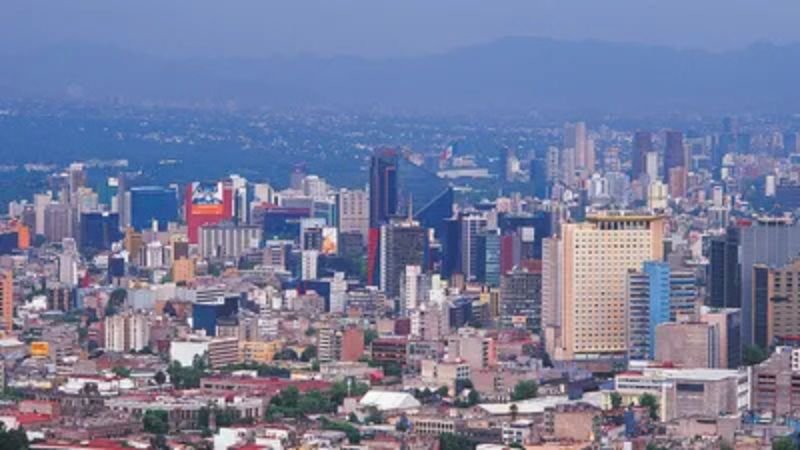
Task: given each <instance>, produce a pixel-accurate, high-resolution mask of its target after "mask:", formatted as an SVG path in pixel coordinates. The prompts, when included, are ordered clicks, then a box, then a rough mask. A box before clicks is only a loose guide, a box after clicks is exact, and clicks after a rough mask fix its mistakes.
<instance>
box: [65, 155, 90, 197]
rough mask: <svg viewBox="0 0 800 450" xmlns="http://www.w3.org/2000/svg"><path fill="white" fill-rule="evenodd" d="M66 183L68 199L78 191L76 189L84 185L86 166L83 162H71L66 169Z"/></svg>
mask: <svg viewBox="0 0 800 450" xmlns="http://www.w3.org/2000/svg"><path fill="white" fill-rule="evenodd" d="M68 183H69V193H70V199H71V200H72V198H73V197H72V195H73V194H75V193H76V192H78V189H80V188H82V187H84V186H86V167H85V166H84V165H83V163H72V164H70V165H69V169H68Z"/></svg>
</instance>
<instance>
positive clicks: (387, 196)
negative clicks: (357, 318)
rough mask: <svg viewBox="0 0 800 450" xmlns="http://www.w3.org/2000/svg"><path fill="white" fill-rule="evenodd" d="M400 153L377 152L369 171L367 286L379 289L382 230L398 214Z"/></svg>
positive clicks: (392, 151)
mask: <svg viewBox="0 0 800 450" xmlns="http://www.w3.org/2000/svg"><path fill="white" fill-rule="evenodd" d="M397 158H398V157H397V152H395V151H394V150H391V149H383V150H377V151H375V154H373V155H372V159H371V160H370V169H369V236H368V237H367V284H368V285H372V286H376V285H378V284H381V285H382V283H383V281H382V280H380V279H379V277H380V274H381V271H382V268H381V267H380V258H381V255H382V252H383V251H382V249H381V248H380V242H381V239H382V236H381V227H382V226H383V225H385V224H387V223H388V222H389V220H390V219H391V218H392V216H395V215H396V214H397V211H398V209H397V207H398V187H397V164H398V159H397Z"/></svg>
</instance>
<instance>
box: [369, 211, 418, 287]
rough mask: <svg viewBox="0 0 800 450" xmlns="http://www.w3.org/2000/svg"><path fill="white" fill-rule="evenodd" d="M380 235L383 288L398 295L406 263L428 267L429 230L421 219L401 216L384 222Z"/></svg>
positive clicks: (381, 280)
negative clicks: (386, 222)
mask: <svg viewBox="0 0 800 450" xmlns="http://www.w3.org/2000/svg"><path fill="white" fill-rule="evenodd" d="M380 234H381V239H380V249H381V252H380V287H381V290H382V291H384V292H385V293H386V295H387V296H389V297H390V298H396V297H397V296H399V295H400V279H401V278H402V276H403V273H404V272H405V269H406V266H420V267H422V268H423V271H424V268H425V267H426V264H425V262H426V261H425V259H426V256H427V255H426V254H427V246H428V233H427V230H426V229H425V228H422V227H420V226H419V224H418V223H417V222H414V221H412V220H405V219H404V220H399V219H398V220H393V221H391V222H390V223H388V224H385V225H383V226H382V227H381V229H380Z"/></svg>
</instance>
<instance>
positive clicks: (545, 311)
mask: <svg viewBox="0 0 800 450" xmlns="http://www.w3.org/2000/svg"><path fill="white" fill-rule="evenodd" d="M561 248H562V247H561V246H560V245H559V242H558V239H556V238H552V237H547V238H544V239H543V240H542V329H545V330H547V329H548V328H558V327H559V325H560V324H561V304H562V301H561V284H560V282H559V277H560V275H561V273H562V269H561V268H560V264H561V261H562V259H563V258H562V257H561V255H560V254H559V251H560V249H561ZM546 335H547V333H545V336H546ZM547 344H548V345H550V344H552V343H551V342H547ZM550 350H552V348H551V349H550Z"/></svg>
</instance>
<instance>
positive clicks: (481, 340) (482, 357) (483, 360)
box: [447, 328, 497, 370]
mask: <svg viewBox="0 0 800 450" xmlns="http://www.w3.org/2000/svg"><path fill="white" fill-rule="evenodd" d="M447 357H448V358H449V359H452V360H456V359H460V360H463V361H464V362H466V363H467V364H469V366H470V368H471V369H473V370H479V369H488V368H493V367H495V366H497V346H496V344H495V340H494V338H492V337H490V336H487V335H486V333H485V332H483V331H481V330H476V329H472V328H461V329H459V330H458V332H457V333H456V334H455V335H453V336H450V337H449V338H448V339H447Z"/></svg>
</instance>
